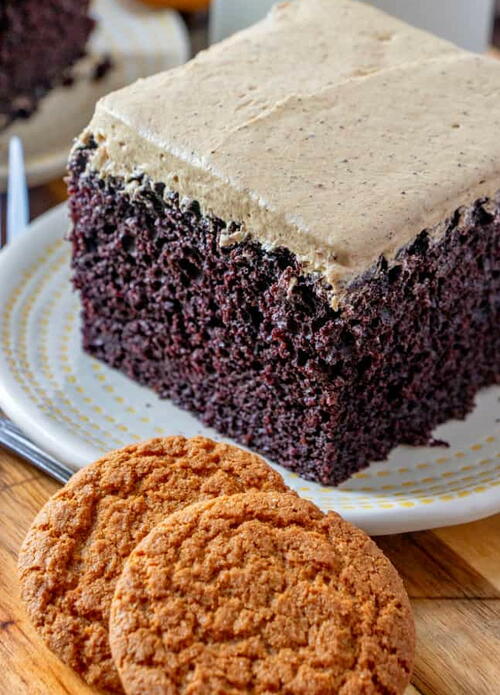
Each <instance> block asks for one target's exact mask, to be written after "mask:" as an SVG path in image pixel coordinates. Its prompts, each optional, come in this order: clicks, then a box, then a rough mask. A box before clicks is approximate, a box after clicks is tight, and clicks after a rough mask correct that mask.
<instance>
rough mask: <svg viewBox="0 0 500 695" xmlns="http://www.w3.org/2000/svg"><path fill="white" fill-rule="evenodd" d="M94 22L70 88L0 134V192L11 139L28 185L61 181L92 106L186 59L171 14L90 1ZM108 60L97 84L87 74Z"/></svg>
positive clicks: (183, 38) (127, 0)
mask: <svg viewBox="0 0 500 695" xmlns="http://www.w3.org/2000/svg"><path fill="white" fill-rule="evenodd" d="M92 13H93V15H94V16H95V17H96V19H97V22H98V23H97V27H96V29H95V30H94V32H93V34H92V37H91V39H90V42H89V46H88V54H89V55H88V57H87V58H83V59H82V60H81V61H80V62H79V63H78V64H77V66H75V72H76V74H77V79H76V80H75V82H74V84H73V85H72V86H71V87H58V88H56V89H54V90H53V91H52V92H50V93H49V94H48V95H47V96H46V97H45V98H44V99H43V100H42V101H41V103H40V106H39V109H38V111H36V112H35V113H34V114H33V115H32V117H31V118H29V119H27V120H19V121H15V122H14V123H13V124H12V125H10V126H9V127H8V128H7V129H6V130H3V131H2V132H0V190H4V189H5V185H6V179H7V147H8V141H9V139H10V137H11V136H12V135H19V136H20V137H21V138H22V140H23V144H24V151H25V156H26V169H27V174H28V180H29V183H30V185H38V184H41V183H45V182H47V181H50V180H53V179H54V178H57V177H59V176H61V175H62V174H63V173H64V171H65V167H66V160H67V157H68V152H69V149H70V147H71V144H72V141H73V138H75V137H76V136H77V135H78V134H79V133H80V132H81V131H82V130H83V128H85V126H86V125H87V123H88V122H89V120H90V119H91V117H92V114H93V112H94V106H95V103H96V102H97V100H98V99H99V98H100V97H101V96H103V95H104V94H107V93H108V92H111V91H113V90H115V89H119V88H120V87H123V86H125V85H127V84H130V83H131V82H134V81H135V80H136V79H138V78H139V77H146V76H148V75H152V74H154V73H156V72H160V71H161V70H167V69H168V68H171V67H175V66H176V65H180V64H181V63H184V62H185V61H186V60H187V59H188V58H189V53H190V49H189V39H188V35H187V30H186V28H185V25H184V22H183V20H182V19H181V17H180V15H179V14H177V13H176V12H172V11H171V10H160V11H157V10H152V9H151V8H147V7H146V6H144V5H141V4H139V3H138V2H134V0H94V3H93V11H92ZM104 55H110V56H111V59H112V61H113V67H112V69H110V70H109V71H108V72H107V73H106V75H105V76H104V77H103V78H102V79H101V80H99V81H95V80H92V79H91V77H90V73H91V72H92V71H93V70H94V69H95V65H96V63H97V62H98V60H99V58H101V57H102V56H104Z"/></svg>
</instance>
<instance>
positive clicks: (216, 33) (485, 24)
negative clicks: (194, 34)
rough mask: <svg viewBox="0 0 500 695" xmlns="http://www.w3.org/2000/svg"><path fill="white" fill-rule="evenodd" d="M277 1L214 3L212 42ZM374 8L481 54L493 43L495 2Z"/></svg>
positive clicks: (391, 1)
mask: <svg viewBox="0 0 500 695" xmlns="http://www.w3.org/2000/svg"><path fill="white" fill-rule="evenodd" d="M275 1H276V0H214V1H213V5H212V16H211V26H210V39H211V41H212V42H215V41H220V40H221V39H223V38H225V37H226V36H229V35H230V34H232V33H233V32H234V31H237V30H238V29H241V28H243V27H246V26H249V25H250V24H253V23H254V22H256V21H257V20H258V19H260V18H261V17H263V16H264V15H265V14H266V12H267V11H268V10H269V9H270V7H271V6H272V5H274V4H275ZM368 1H369V2H370V3H371V4H372V5H375V6H377V7H379V8H380V9H382V10H385V11H386V12H389V13H390V14H392V15H394V16H395V17H400V18H401V19H403V20H405V21H407V22H409V23H410V24H413V25H415V26H417V27H421V28H422V29H426V30H427V31H430V32H432V33H434V34H437V35H438V36H442V37H443V38H445V39H448V40H449V41H453V43H456V44H458V45H459V46H462V48H466V49H468V50H469V51H476V52H478V53H481V52H483V51H485V50H486V49H487V47H488V45H489V44H490V41H491V32H492V25H493V13H494V4H495V0H368Z"/></svg>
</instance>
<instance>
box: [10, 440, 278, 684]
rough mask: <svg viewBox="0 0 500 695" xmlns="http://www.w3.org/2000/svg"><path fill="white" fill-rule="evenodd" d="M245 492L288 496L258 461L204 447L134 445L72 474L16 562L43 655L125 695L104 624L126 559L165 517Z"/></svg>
mask: <svg viewBox="0 0 500 695" xmlns="http://www.w3.org/2000/svg"><path fill="white" fill-rule="evenodd" d="M251 489H258V490H275V491H286V490H287V489H288V488H287V487H286V486H285V484H284V482H283V480H282V479H281V476H280V475H279V474H278V473H276V472H275V471H273V470H272V469H271V468H270V467H269V466H268V465H267V464H266V463H265V461H263V459H261V458H260V457H259V456H256V455H254V454H251V453H249V452H246V451H243V450H241V449H238V448H237V447H234V446H230V445H227V444H221V443H216V442H213V441H211V440H209V439H205V438H203V437H195V438H193V439H185V438H184V437H167V438H164V439H154V440H151V441H149V442H144V443H141V444H135V445H132V446H128V447H126V448H124V449H120V450H118V451H114V452H111V453H110V454H107V455H106V456H104V457H103V458H101V459H100V460H99V461H97V462H96V463H93V464H91V465H90V466H88V467H86V468H85V469H83V470H81V471H79V472H78V473H76V474H75V475H74V476H73V478H72V479H71V480H70V482H69V483H68V484H67V485H65V487H63V488H62V489H61V490H60V491H59V492H58V493H57V494H56V495H54V497H52V498H51V499H50V500H49V501H48V503H47V504H46V505H45V506H44V507H43V509H42V510H41V511H40V513H39V514H38V516H37V517H36V519H35V520H34V522H33V524H32V526H31V529H30V531H29V532H28V534H27V536H26V539H25V541H24V544H23V547H22V549H21V552H20V557H19V572H20V579H21V589H22V597H23V599H24V601H25V603H26V607H27V609H28V613H29V615H30V617H31V619H32V621H33V623H34V624H35V626H36V628H37V629H38V631H39V632H40V633H41V635H42V636H43V638H44V640H45V641H46V642H47V644H48V646H49V647H50V648H51V649H52V650H53V651H54V652H55V653H56V654H58V655H59V657H60V658H61V659H62V660H63V661H64V662H65V663H67V664H69V665H70V666H71V667H72V668H73V669H74V670H75V671H77V672H78V673H79V674H80V675H81V676H82V677H83V678H84V679H85V680H86V681H87V682H88V683H90V684H92V685H94V686H96V687H98V688H100V689H102V690H104V691H107V692H113V693H122V692H123V689H122V686H121V683H120V680H119V677H118V673H117V671H116V669H115V667H114V664H113V662H112V658H111V651H110V646H109V639H108V621H109V609H110V604H111V599H112V596H113V591H114V587H115V583H116V581H117V579H118V577H119V575H120V572H121V570H122V567H123V563H124V562H125V559H126V558H127V557H128V555H129V554H130V552H131V551H132V550H133V548H134V547H135V546H136V545H137V543H138V542H139V541H140V540H141V539H142V538H143V537H144V536H145V535H146V534H147V533H149V531H150V530H151V529H152V528H153V527H154V526H156V524H157V523H158V522H160V521H161V520H163V519H164V518H165V517H166V516H168V515H169V514H170V513H172V512H174V511H176V510H178V509H179V508H182V507H184V506H186V505H189V504H191V503H192V502H196V501H199V500H206V499H210V498H212V497H215V496H217V495H232V494H234V493H241V492H244V491H245V490H251Z"/></svg>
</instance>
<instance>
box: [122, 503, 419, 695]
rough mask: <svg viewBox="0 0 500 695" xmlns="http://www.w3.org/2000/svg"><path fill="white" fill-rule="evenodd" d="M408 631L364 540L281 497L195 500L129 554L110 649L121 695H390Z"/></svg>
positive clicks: (402, 596)
mask: <svg viewBox="0 0 500 695" xmlns="http://www.w3.org/2000/svg"><path fill="white" fill-rule="evenodd" d="M414 640H415V636H414V627H413V620H412V617H411V611H410V606H409V602H408V598H407V596H406V593H405V590H404V588H403V584H402V581H401V579H400V578H399V576H398V574H397V572H396V570H395V569H394V567H393V566H392V565H391V563H390V562H389V560H388V559H387V558H386V557H384V555H383V554H382V553H381V551H380V550H379V549H378V548H377V546H376V545H375V543H373V541H371V540H370V539H369V538H368V537H367V536H366V535H365V534H364V533H363V532H362V531H360V530H358V529H356V528H354V527H353V526H351V524H349V523H347V522H346V521H344V520H343V519H341V518H340V517H339V516H338V515H337V514H333V513H330V514H327V515H324V514H322V513H321V512H320V511H319V509H317V507H315V506H314V505H313V504H311V503H310V502H306V501H305V500H301V499H300V498H298V497H296V496H293V495H291V494H275V493H271V492H268V493H263V492H249V493H246V494H241V495H234V496H232V497H218V498H217V499H214V500H211V501H208V502H200V503H198V504H193V505H191V506H190V507H187V508H186V509H183V510H182V511H179V512H177V513H175V514H173V515H172V516H170V517H169V518H168V519H166V520H165V521H163V522H162V523H161V524H159V526H157V527H156V528H155V529H153V530H152V531H151V533H150V534H149V535H148V536H147V537H146V538H145V539H144V540H143V541H142V542H141V543H140V544H139V545H138V546H137V548H136V549H135V550H134V551H133V553H132V554H131V555H130V557H129V558H128V560H127V562H126V564H125V567H124V570H123V573H122V576H121V577H120V579H119V581H118V583H117V585H116V592H115V596H114V599H113V604H112V609H111V619H110V642H111V647H112V651H113V656H114V658H115V663H116V665H117V667H118V670H119V672H120V675H121V677H122V681H123V684H124V687H125V690H126V692H127V693H128V694H129V695H145V693H148V694H149V693H155V695H176V694H178V695H207V694H208V693H211V694H213V695H239V694H241V693H253V694H254V695H256V694H258V693H261V694H262V695H264V694H269V693H281V695H327V694H331V695H334V694H335V695H382V694H385V695H401V693H403V692H404V690H405V688H406V686H407V684H408V681H409V678H410V673H411V666H412V661H413V650H414Z"/></svg>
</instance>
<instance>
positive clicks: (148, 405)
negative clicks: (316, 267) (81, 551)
mask: <svg viewBox="0 0 500 695" xmlns="http://www.w3.org/2000/svg"><path fill="white" fill-rule="evenodd" d="M67 227H68V221H67V211H66V206H65V205H61V206H59V207H57V208H55V209H54V210H52V211H51V212H49V213H47V214H46V215H44V216H43V217H41V218H39V219H38V220H37V221H36V222H35V223H34V224H33V225H31V227H30V229H29V230H27V231H26V232H25V234H23V235H21V236H20V237H19V238H18V239H16V241H15V242H14V243H13V244H11V246H10V247H7V248H6V249H5V250H3V251H2V252H1V253H0V406H1V407H3V408H4V409H5V411H6V413H7V414H8V415H9V416H10V417H11V418H12V419H13V420H14V421H15V422H16V423H17V424H18V425H19V426H20V427H22V428H23V430H24V431H25V432H26V433H27V434H28V435H29V436H30V437H32V439H33V440H35V441H36V442H37V443H38V444H40V445H41V446H42V447H44V448H45V449H46V450H47V451H49V452H50V453H51V454H53V455H54V456H56V457H57V458H59V459H60V460H61V461H64V462H65V463H67V464H70V465H71V466H73V467H75V468H78V467H80V466H84V465H85V464H86V463H88V462H90V461H92V460H94V459H96V458H97V457H98V456H99V455H100V454H102V453H103V452H105V451H108V450H109V449H114V448H117V447H121V446H124V445H125V444H128V443H130V442H134V441H139V440H141V439H147V438H149V437H154V436H161V435H167V434H184V435H187V436H193V435H195V434H204V435H206V436H209V437H212V438H216V439H222V437H220V436H219V435H218V434H217V433H216V432H215V431H213V430H211V429H208V428H206V427H203V426H202V425H201V424H200V422H199V421H198V420H197V419H196V418H194V417H193V416H192V415H190V414H189V413H187V412H185V411H183V410H181V409H179V408H177V407H176V406H174V405H173V404H172V403H170V402H169V401H165V400H163V401H162V400H160V399H158V398H157V397H156V395H155V394H154V393H152V392H151V391H149V390H148V389H145V388H142V387H140V386H138V385H137V384H135V383H134V382H132V381H130V380H129V379H127V378H126V377H125V376H123V375H122V374H120V373H119V372H116V371H114V370H112V369H109V368H108V367H106V366H105V365H103V364H101V363H100V362H98V361H96V360H94V359H92V358H90V357H88V356H87V355H85V354H84V353H83V352H82V350H81V348H80V334H79V319H78V314H79V305H78V298H77V295H76V294H74V293H73V292H72V291H71V289H70V283H69V277H70V270H69V253H70V249H69V244H68V242H66V241H63V236H64V234H65V232H66V230H67ZM499 399H500V388H490V389H486V390H485V391H483V392H482V393H481V394H480V395H479V397H478V399H477V407H476V409H475V410H474V412H473V413H472V414H471V415H470V416H469V417H468V418H467V420H466V421H464V422H449V423H447V424H446V425H444V426H442V427H439V428H438V429H437V431H436V437H437V438H439V439H444V440H446V441H448V442H450V448H448V449H446V448H424V447H419V448H413V447H399V448H397V449H396V450H394V451H393V452H392V454H391V456H390V457H389V459H388V460H387V461H385V462H383V463H375V464H372V465H371V466H370V468H368V469H367V470H365V471H363V472H362V473H358V474H357V475H355V476H354V477H353V478H352V479H351V480H350V481H347V482H346V483H344V484H343V485H341V486H340V487H339V488H337V489H335V488H329V487H322V486H321V485H318V484H315V483H311V482H308V481H305V480H301V479H300V478H298V477H297V476H296V475H295V474H291V473H289V472H287V471H286V470H283V469H281V468H279V467H278V470H280V472H281V473H282V474H283V476H284V478H285V480H286V482H287V483H288V484H289V485H290V487H292V488H293V489H294V490H297V491H298V492H299V493H300V494H301V495H302V496H303V497H305V498H307V499H310V500H312V501H313V502H315V503H317V504H318V505H319V506H320V507H321V508H322V509H324V510H327V509H336V510H337V511H339V512H340V513H341V514H342V515H343V516H344V517H345V518H347V519H349V520H350V521H352V522H354V523H355V524H357V525H358V526H361V527H362V528H364V529H365V530H366V531H368V532H369V533H372V534H382V533H397V532H402V531H414V530H418V529H424V528H433V527H435V526H444V525H449V524H456V523H460V522H464V521H470V520H473V519H478V518H481V517H484V516H488V515H490V514H494V513H496V512H500V428H499V425H498V423H499V422H500V406H499Z"/></svg>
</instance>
